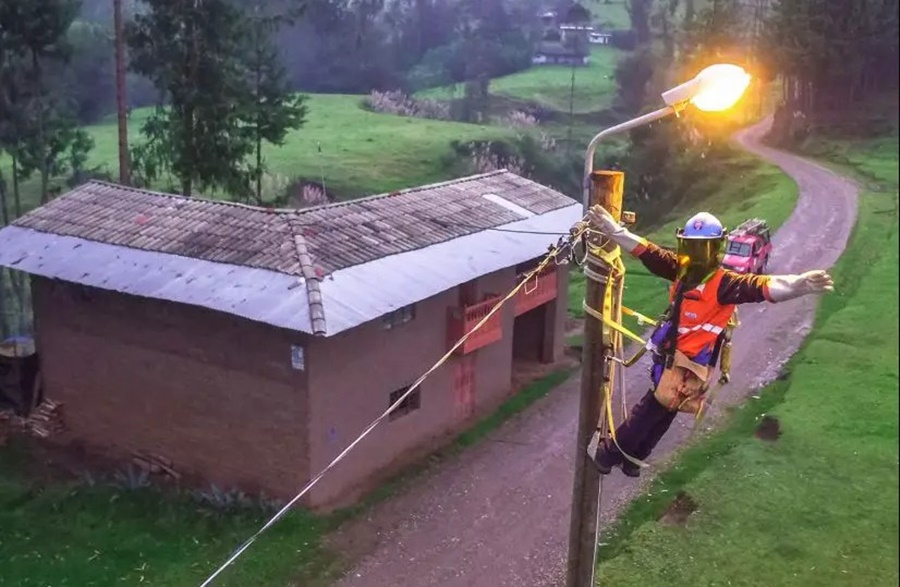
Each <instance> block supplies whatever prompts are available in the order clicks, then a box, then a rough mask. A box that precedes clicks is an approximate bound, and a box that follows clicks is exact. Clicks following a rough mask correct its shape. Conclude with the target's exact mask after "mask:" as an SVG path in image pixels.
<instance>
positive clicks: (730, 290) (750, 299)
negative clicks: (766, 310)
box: [717, 271, 834, 304]
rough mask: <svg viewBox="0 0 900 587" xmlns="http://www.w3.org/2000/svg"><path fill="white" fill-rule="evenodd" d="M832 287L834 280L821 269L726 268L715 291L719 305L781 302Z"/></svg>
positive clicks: (822, 291) (828, 289) (832, 288)
mask: <svg viewBox="0 0 900 587" xmlns="http://www.w3.org/2000/svg"><path fill="white" fill-rule="evenodd" d="M833 290H834V282H832V280H831V276H830V275H828V273H826V272H825V271H807V272H806V273H801V274H800V275H753V274H747V273H745V274H738V273H735V272H733V271H726V272H725V275H724V276H723V277H722V281H720V282H719V291H718V292H717V295H718V298H719V303H720V304H758V303H761V302H773V303H777V302H784V301H787V300H792V299H794V298H799V297H801V296H805V295H809V294H818V293H824V292H826V291H833Z"/></svg>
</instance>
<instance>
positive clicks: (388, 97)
mask: <svg viewBox="0 0 900 587" xmlns="http://www.w3.org/2000/svg"><path fill="white" fill-rule="evenodd" d="M366 106H367V107H368V108H369V109H371V110H373V111H374V112H380V113H382V114H394V115H396V116H409V117H412V118H429V119H433V120H450V106H449V105H448V104H446V103H444V102H440V101H438V100H428V99H423V100H417V99H415V98H411V97H410V96H407V95H406V94H404V93H403V92H401V91H399V90H396V91H392V92H379V91H377V90H373V91H372V92H371V93H370V94H369V97H368V98H366Z"/></svg>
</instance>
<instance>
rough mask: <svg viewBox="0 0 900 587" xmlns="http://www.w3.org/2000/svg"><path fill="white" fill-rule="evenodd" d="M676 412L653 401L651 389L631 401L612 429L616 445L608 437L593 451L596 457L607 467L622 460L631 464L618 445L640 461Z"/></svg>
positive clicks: (657, 441)
mask: <svg viewBox="0 0 900 587" xmlns="http://www.w3.org/2000/svg"><path fill="white" fill-rule="evenodd" d="M677 415H678V412H677V411H673V410H668V409H666V407H665V406H663V405H662V404H661V403H659V402H658V401H656V398H655V397H654V396H653V390H652V389H651V390H650V391H648V392H647V393H646V394H644V397H643V398H641V401H639V402H638V403H637V404H635V406H634V407H633V408H632V409H631V413H630V414H629V415H628V418H626V420H625V421H624V422H623V423H622V424H621V425H620V426H619V427H618V428H617V429H616V440H617V441H618V447H617V446H616V444H615V443H614V442H613V441H612V440H611V439H609V440H607V441H606V442H605V443H604V444H602V445H601V448H600V450H598V451H597V460H598V461H599V462H600V463H602V464H603V465H605V466H608V467H612V466H614V465H618V464H620V463H622V462H623V461H626V463H627V465H631V463H630V462H629V461H628V460H627V459H625V458H624V457H623V456H622V453H621V452H620V451H619V448H621V449H622V450H623V451H625V453H626V454H628V455H629V456H631V457H633V458H635V459H638V460H641V461H643V460H644V459H646V458H647V457H649V456H650V453H651V452H653V449H654V448H655V447H656V445H657V444H658V443H659V441H660V439H662V437H663V436H664V435H665V433H666V432H667V431H668V430H669V427H670V426H672V422H674V421H675V416H677Z"/></svg>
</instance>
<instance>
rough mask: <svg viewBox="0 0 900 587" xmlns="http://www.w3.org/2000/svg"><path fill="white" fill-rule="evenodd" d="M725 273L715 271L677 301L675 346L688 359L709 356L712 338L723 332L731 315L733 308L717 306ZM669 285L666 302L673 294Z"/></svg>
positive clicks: (673, 288) (712, 346)
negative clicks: (706, 353)
mask: <svg viewBox="0 0 900 587" xmlns="http://www.w3.org/2000/svg"><path fill="white" fill-rule="evenodd" d="M724 275H725V271H724V270H722V269H718V270H717V271H716V272H715V273H714V274H713V276H712V277H711V278H710V279H709V280H707V281H706V283H703V284H701V285H700V286H698V287H696V288H694V289H692V290H689V291H686V292H685V294H684V298H683V299H682V302H681V315H680V316H679V317H678V340H677V342H676V347H677V348H678V350H680V351H681V352H682V353H684V354H685V355H687V356H688V357H691V358H694V357H697V356H698V355H700V354H702V353H704V352H709V353H712V351H713V349H714V348H715V345H716V339H717V338H718V337H719V335H720V334H722V332H724V330H725V328H726V326H727V325H728V320H729V319H730V318H731V316H732V314H734V309H735V306H733V305H727V306H723V305H722V304H720V303H719V299H718V291H719V284H720V283H721V282H722V276H724ZM676 287H677V284H673V286H672V290H671V293H670V299H671V297H672V296H673V295H674V292H675V291H676V289H675V288H676Z"/></svg>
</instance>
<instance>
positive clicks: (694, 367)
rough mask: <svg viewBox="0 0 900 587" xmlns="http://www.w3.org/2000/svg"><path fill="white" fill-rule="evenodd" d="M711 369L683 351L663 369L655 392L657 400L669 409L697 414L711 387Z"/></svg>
mask: <svg viewBox="0 0 900 587" xmlns="http://www.w3.org/2000/svg"><path fill="white" fill-rule="evenodd" d="M709 375H710V370H709V367H707V366H706V365H700V364H698V363H695V362H694V361H692V360H690V359H689V358H688V357H687V355H685V354H684V353H682V352H681V351H677V350H676V351H675V356H674V357H673V358H672V360H671V361H670V362H668V363H667V365H666V368H665V369H663V372H662V376H661V377H660V379H659V384H658V385H657V386H656V389H655V390H654V392H653V395H654V397H656V401H658V402H659V403H660V404H662V405H663V406H665V407H666V409H668V410H672V411H679V412H687V413H689V414H696V413H697V412H698V411H699V410H700V406H701V405H702V404H703V395H704V394H705V393H706V391H707V389H709V383H708V381H709Z"/></svg>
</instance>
